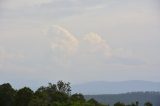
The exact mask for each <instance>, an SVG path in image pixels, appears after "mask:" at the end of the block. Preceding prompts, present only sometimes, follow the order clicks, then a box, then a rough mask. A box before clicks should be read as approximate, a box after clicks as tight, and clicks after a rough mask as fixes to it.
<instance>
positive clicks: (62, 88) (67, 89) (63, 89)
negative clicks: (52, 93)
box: [57, 81, 71, 95]
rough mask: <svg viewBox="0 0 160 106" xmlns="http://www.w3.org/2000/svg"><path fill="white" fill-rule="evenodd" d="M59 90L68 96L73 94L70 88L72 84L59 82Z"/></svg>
mask: <svg viewBox="0 0 160 106" xmlns="http://www.w3.org/2000/svg"><path fill="white" fill-rule="evenodd" d="M57 89H58V91H59V92H62V93H66V94H68V95H70V94H71V87H70V83H69V82H68V83H65V82H63V81H58V82H57Z"/></svg>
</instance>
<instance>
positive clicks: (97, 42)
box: [84, 32, 112, 57]
mask: <svg viewBox="0 0 160 106" xmlns="http://www.w3.org/2000/svg"><path fill="white" fill-rule="evenodd" d="M84 41H85V42H87V43H88V44H89V45H91V46H92V50H93V52H97V51H98V52H102V53H103V54H104V55H105V56H106V57H110V56H111V55H112V54H111V48H110V46H109V45H108V44H107V42H106V41H105V39H103V38H102V37H101V36H100V35H98V34H97V33H94V32H91V33H88V34H86V35H85V37H84Z"/></svg>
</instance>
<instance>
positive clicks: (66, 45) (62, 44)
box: [47, 25, 79, 56]
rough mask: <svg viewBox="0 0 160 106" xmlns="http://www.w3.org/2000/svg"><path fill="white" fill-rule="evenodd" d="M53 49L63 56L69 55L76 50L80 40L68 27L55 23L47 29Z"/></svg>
mask: <svg viewBox="0 0 160 106" xmlns="http://www.w3.org/2000/svg"><path fill="white" fill-rule="evenodd" d="M47 36H48V38H49V41H50V45H51V49H52V50H53V52H54V53H56V52H57V54H58V55H61V56H69V55H72V54H74V53H75V52H76V50H77V47H78V44H79V41H78V39H77V38H76V37H75V36H74V35H73V34H72V33H71V32H69V31H68V30H67V29H65V28H63V27H61V26H57V25H53V26H52V27H50V28H49V29H48V30H47Z"/></svg>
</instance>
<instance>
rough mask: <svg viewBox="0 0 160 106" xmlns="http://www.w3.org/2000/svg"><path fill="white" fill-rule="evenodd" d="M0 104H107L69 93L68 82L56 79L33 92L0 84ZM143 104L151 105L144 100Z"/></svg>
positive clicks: (38, 105) (33, 105) (57, 105)
mask: <svg viewBox="0 0 160 106" xmlns="http://www.w3.org/2000/svg"><path fill="white" fill-rule="evenodd" d="M0 106H108V105H103V104H100V103H99V102H97V101H96V100H95V99H93V98H90V99H89V100H86V99H85V98H84V96H83V95H82V94H78V93H76V94H71V87H70V83H65V82H63V81H58V82H57V84H52V83H49V84H48V86H46V87H45V86H41V87H40V88H38V89H37V90H36V91H35V92H34V91H32V90H31V89H30V88H29V87H24V88H21V89H19V90H15V89H13V88H12V86H11V85H10V84H9V83H5V84H2V85H0ZM114 106H138V102H135V103H132V104H129V105H125V104H124V103H121V102H117V103H115V104H114ZM144 106H152V104H151V103H150V102H146V103H145V104H144Z"/></svg>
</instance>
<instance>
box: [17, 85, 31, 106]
mask: <svg viewBox="0 0 160 106" xmlns="http://www.w3.org/2000/svg"><path fill="white" fill-rule="evenodd" d="M32 96H33V91H32V90H31V89H30V88H28V87H24V88H22V89H20V90H18V91H17V94H16V97H15V106H28V104H29V102H30V101H31V99H32Z"/></svg>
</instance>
